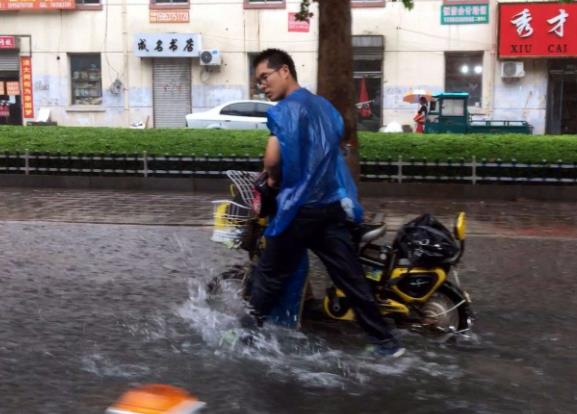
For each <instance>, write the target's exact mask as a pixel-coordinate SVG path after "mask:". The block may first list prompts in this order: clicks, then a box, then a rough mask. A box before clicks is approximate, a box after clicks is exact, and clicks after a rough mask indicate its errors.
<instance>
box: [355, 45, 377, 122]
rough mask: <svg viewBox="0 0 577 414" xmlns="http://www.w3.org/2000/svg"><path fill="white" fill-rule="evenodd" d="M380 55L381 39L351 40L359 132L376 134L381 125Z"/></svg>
mask: <svg viewBox="0 0 577 414" xmlns="http://www.w3.org/2000/svg"><path fill="white" fill-rule="evenodd" d="M383 53H384V38H383V37H382V36H353V77H354V79H355V97H356V102H355V104H356V111H357V128H358V129H359V130H361V131H363V130H364V131H378V130H379V128H380V127H381V125H382V114H383V111H382V105H381V103H382V100H383V95H382V90H383Z"/></svg>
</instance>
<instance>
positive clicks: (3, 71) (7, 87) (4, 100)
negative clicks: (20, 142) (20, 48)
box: [0, 52, 22, 125]
mask: <svg viewBox="0 0 577 414" xmlns="http://www.w3.org/2000/svg"><path fill="white" fill-rule="evenodd" d="M19 62H20V61H19V57H18V53H17V52H11V53H1V54H0V125H22V103H21V99H20V98H21V97H20V92H21V88H20V73H19V70H20V63H19Z"/></svg>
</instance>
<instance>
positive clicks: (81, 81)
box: [69, 53, 102, 105]
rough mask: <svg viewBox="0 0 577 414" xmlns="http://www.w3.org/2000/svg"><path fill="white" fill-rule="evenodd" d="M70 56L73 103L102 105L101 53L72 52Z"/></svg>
mask: <svg viewBox="0 0 577 414" xmlns="http://www.w3.org/2000/svg"><path fill="white" fill-rule="evenodd" d="M69 58H70V75H71V76H70V77H71V82H70V84H71V87H72V99H71V102H72V105H101V104H102V69H101V65H100V54H98V53H85V54H71V55H69Z"/></svg>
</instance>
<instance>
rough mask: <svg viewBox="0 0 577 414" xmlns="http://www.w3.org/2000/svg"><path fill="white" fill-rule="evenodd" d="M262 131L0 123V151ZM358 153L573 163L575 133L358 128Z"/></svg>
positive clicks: (131, 149)
mask: <svg viewBox="0 0 577 414" xmlns="http://www.w3.org/2000/svg"><path fill="white" fill-rule="evenodd" d="M266 137H267V132H266V131H230V130H194V129H144V130H139V129H127V128H79V127H26V128H23V127H10V126H0V152H24V151H26V150H28V151H30V152H50V153H57V152H61V153H76V154H78V153H130V154H133V153H141V152H143V151H146V152H147V153H149V154H157V155H163V154H170V155H178V154H182V155H190V154H196V155H203V154H209V155H218V154H222V155H232V154H235V155H250V156H259V155H260V154H262V152H263V148H264V145H265V143H266ZM359 140H360V143H361V150H360V153H361V157H362V158H366V159H372V160H386V159H389V158H392V159H396V158H397V157H398V156H403V157H404V158H405V159H409V158H411V157H412V158H416V159H422V158H427V159H428V160H439V161H441V160H446V159H448V158H452V159H461V158H465V159H471V157H472V156H476V157H477V159H478V160H482V159H486V160H488V161H492V160H496V159H502V160H505V161H509V160H512V159H516V160H517V161H519V162H541V161H543V160H547V161H552V162H557V161H558V160H563V161H565V162H577V136H576V135H563V136H553V135H545V136H544V135H514V134H510V135H461V134H439V135H419V134H383V133H375V132H360V133H359Z"/></svg>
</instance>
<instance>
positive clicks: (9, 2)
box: [0, 0, 76, 11]
mask: <svg viewBox="0 0 577 414" xmlns="http://www.w3.org/2000/svg"><path fill="white" fill-rule="evenodd" d="M75 8H76V1H75V0H0V10H30V11H37V10H71V9H75Z"/></svg>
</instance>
